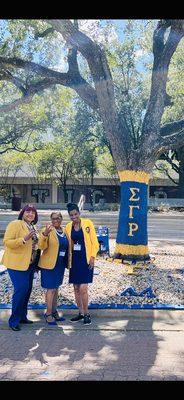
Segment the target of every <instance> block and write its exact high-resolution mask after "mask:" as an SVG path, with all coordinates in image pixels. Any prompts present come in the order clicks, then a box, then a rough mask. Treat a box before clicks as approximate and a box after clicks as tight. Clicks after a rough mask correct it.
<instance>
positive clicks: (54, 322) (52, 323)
mask: <svg viewBox="0 0 184 400" xmlns="http://www.w3.org/2000/svg"><path fill="white" fill-rule="evenodd" d="M44 317H45V321H46V322H47V324H48V325H57V322H56V320H55V321H52V322H49V321H47V318H48V317H53V315H52V314H46V313H45V314H44Z"/></svg>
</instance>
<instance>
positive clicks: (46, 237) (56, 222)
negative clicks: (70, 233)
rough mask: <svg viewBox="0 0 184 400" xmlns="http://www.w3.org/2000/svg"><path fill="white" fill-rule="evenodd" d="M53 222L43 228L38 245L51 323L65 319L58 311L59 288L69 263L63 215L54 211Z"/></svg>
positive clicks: (43, 285)
mask: <svg viewBox="0 0 184 400" xmlns="http://www.w3.org/2000/svg"><path fill="white" fill-rule="evenodd" d="M50 218H51V224H47V225H46V228H44V229H42V231H41V234H40V238H39V243H38V246H39V248H40V249H41V250H43V252H42V254H41V257H40V260H39V267H40V268H41V286H42V287H43V288H44V289H47V290H46V295H45V299H46V304H47V310H46V313H45V314H44V316H45V320H46V322H47V323H48V324H49V325H57V321H64V320H65V318H63V317H60V316H59V314H58V311H57V298H58V288H59V286H60V285H61V284H62V282H63V277H64V271H65V267H66V266H67V264H68V239H67V237H66V235H65V233H64V229H63V228H62V219H63V217H62V215H61V213H60V212H55V211H53V212H52V214H51V216H50Z"/></svg>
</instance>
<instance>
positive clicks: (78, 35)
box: [0, 19, 184, 260]
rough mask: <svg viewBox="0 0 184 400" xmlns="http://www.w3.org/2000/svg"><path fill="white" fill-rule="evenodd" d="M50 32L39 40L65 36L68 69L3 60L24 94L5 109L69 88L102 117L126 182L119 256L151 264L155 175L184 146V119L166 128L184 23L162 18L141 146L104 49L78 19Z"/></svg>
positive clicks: (48, 25) (54, 23) (4, 70)
mask: <svg viewBox="0 0 184 400" xmlns="http://www.w3.org/2000/svg"><path fill="white" fill-rule="evenodd" d="M44 23H45V30H42V31H41V32H37V35H36V37H35V39H37V38H38V37H46V36H47V35H49V34H51V33H52V32H57V33H59V34H60V35H61V40H64V41H65V42H66V46H67V48H68V57H67V59H68V70H67V72H64V73H63V72H59V71H56V70H54V69H52V68H47V67H45V66H42V65H41V64H40V63H36V62H33V61H30V60H29V59H26V56H25V57H21V58H20V57H16V56H15V57H10V56H7V55H5V56H4V55H3V54H2V52H1V56H0V79H1V80H5V81H9V82H11V83H12V84H13V85H15V86H16V87H17V88H18V89H19V92H20V93H21V96H20V97H19V98H18V99H15V100H14V101H13V102H11V103H9V104H3V105H2V106H1V107H0V111H1V112H2V111H4V112H6V111H11V110H13V109H15V108H16V107H17V106H19V105H20V104H23V103H24V102H29V101H31V99H32V98H33V96H34V95H35V94H36V93H39V92H42V91H43V90H44V89H47V88H50V87H52V86H55V85H56V84H59V85H64V86H66V87H69V88H72V89H74V90H75V91H76V92H77V94H78V95H79V96H80V97H81V98H82V99H83V100H84V101H85V102H86V103H87V104H88V106H90V107H91V108H92V109H93V110H94V111H95V112H96V113H98V115H99V117H100V119H101V121H102V123H103V127H104V130H105V133H106V136H107V139H108V141H109V143H110V146H111V152H112V155H113V159H114V161H115V164H116V167H117V170H118V173H119V177H120V181H121V208H120V215H119V226H118V234H117V239H116V250H115V253H116V257H120V258H122V259H123V260H125V259H130V260H139V259H143V260H147V259H149V251H148V246H147V188H148V182H149V175H150V172H151V171H152V169H153V166H154V164H155V162H156V160H157V159H158V157H159V155H160V154H162V153H164V152H166V151H167V150H170V149H176V148H177V147H180V146H181V145H182V144H183V138H184V120H179V121H174V122H171V123H167V124H164V125H163V126H162V125H161V119H162V115H163V112H164V109H165V106H166V105H167V104H168V102H169V100H170V99H169V96H168V95H167V91H166V85H167V79H168V70H169V65H170V62H171V58H172V56H173V54H174V53H175V51H176V49H177V46H178V44H179V43H180V41H181V39H182V38H183V35H184V20H180V19H178V20H174V19H173V20H160V21H159V22H158V24H157V26H156V28H155V30H154V33H153V58H154V60H153V68H152V79H151V89H150V97H149V100H148V104H147V108H146V112H145V115H144V119H143V122H142V126H141V129H140V132H141V133H140V138H139V141H138V142H135V141H134V140H132V136H131V135H130V132H129V130H128V128H127V126H126V125H125V124H124V122H123V119H122V118H120V116H119V114H118V111H117V105H116V101H115V95H114V83H113V79H112V74H111V70H110V67H109V64H108V61H107V57H106V53H105V50H104V48H103V47H102V46H101V45H99V44H98V43H97V42H96V41H95V40H92V39H91V37H90V36H88V35H87V34H86V33H84V31H82V30H80V29H79V26H78V22H77V21H76V20H74V21H73V22H72V21H71V20H64V19H63V20H57V19H54V20H45V21H44ZM78 54H80V55H81V56H82V57H83V58H84V59H85V60H86V62H87V65H88V69H89V74H90V77H89V79H84V77H83V76H82V74H81V71H80V68H79V63H78ZM20 70H21V71H24V72H25V73H26V72H28V73H29V74H32V76H33V79H32V80H31V79H29V80H26V79H24V75H23V76H22V77H21V78H20V77H19V75H18V71H20Z"/></svg>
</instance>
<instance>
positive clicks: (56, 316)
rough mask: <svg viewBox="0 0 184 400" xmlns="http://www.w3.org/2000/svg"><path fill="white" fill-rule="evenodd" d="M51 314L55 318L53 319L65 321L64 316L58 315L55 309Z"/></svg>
mask: <svg viewBox="0 0 184 400" xmlns="http://www.w3.org/2000/svg"><path fill="white" fill-rule="evenodd" d="M52 316H53V317H54V318H55V320H56V321H58V322H59V321H65V318H64V317H60V316H59V314H58V311H57V310H56V311H54V312H53V313H52Z"/></svg>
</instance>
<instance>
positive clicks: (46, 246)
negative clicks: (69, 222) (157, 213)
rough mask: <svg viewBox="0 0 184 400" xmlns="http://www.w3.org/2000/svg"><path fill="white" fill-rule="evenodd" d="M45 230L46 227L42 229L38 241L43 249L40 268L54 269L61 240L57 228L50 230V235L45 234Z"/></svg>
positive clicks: (39, 246)
mask: <svg viewBox="0 0 184 400" xmlns="http://www.w3.org/2000/svg"><path fill="white" fill-rule="evenodd" d="M44 230H45V228H43V229H41V232H40V236H39V241H38V248H39V249H40V250H43V252H42V254H41V256H40V260H39V263H38V265H39V267H40V268H45V269H53V268H54V267H55V265H56V260H57V256H58V250H59V241H58V238H57V234H56V231H55V229H53V230H52V231H51V232H50V234H49V236H44V235H43V232H44ZM63 232H64V229H63Z"/></svg>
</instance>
